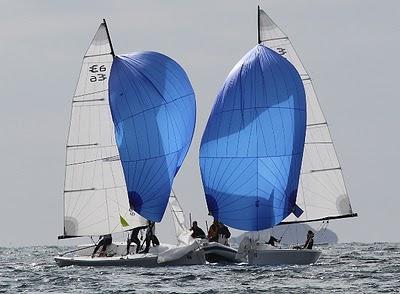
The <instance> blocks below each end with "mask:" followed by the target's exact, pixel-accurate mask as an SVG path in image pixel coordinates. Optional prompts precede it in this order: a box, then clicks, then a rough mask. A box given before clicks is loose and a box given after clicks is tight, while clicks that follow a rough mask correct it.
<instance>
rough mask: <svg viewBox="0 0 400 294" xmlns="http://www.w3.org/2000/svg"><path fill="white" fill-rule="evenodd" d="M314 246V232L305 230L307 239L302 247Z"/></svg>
mask: <svg viewBox="0 0 400 294" xmlns="http://www.w3.org/2000/svg"><path fill="white" fill-rule="evenodd" d="M313 246H314V233H313V231H311V230H309V231H308V232H307V240H306V243H305V244H304V246H303V249H312V248H313Z"/></svg>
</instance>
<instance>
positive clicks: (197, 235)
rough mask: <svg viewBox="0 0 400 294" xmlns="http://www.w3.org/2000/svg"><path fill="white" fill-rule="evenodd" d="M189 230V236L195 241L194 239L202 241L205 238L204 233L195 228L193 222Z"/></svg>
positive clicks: (195, 224)
mask: <svg viewBox="0 0 400 294" xmlns="http://www.w3.org/2000/svg"><path fill="white" fill-rule="evenodd" d="M190 230H191V231H193V233H192V235H191V236H192V237H193V238H195V239H196V238H201V239H204V238H205V237H206V234H205V233H204V231H203V230H202V229H201V228H200V227H198V226H197V222H196V221H194V222H193V224H192V227H191V228H190Z"/></svg>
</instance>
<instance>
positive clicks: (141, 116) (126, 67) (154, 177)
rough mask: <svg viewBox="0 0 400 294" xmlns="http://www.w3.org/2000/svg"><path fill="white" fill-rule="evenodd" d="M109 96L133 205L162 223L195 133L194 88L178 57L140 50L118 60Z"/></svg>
mask: <svg viewBox="0 0 400 294" xmlns="http://www.w3.org/2000/svg"><path fill="white" fill-rule="evenodd" d="M109 97H110V107H111V113H112V117H113V121H114V125H115V135H116V141H117V145H118V150H119V155H120V158H121V162H122V167H123V170H124V176H125V181H126V186H127V190H128V197H129V203H130V206H131V209H133V210H134V211H136V212H137V213H139V214H140V215H141V216H143V217H145V218H146V219H149V220H152V221H156V222H159V221H161V219H162V217H163V215H164V212H165V208H166V206H167V203H168V198H169V195H170V192H171V188H172V182H173V180H174V177H175V175H176V173H177V172H178V170H179V168H180V166H181V165H182V162H183V160H184V158H185V156H186V153H187V151H188V149H189V145H190V143H191V140H192V137H193V131H194V125H195V120H196V103H195V95H194V92H193V88H192V86H191V84H190V81H189V79H188V77H187V75H186V73H185V71H184V70H183V69H182V67H180V66H179V64H177V63H176V62H175V61H174V60H172V59H171V58H169V57H167V56H165V55H162V54H160V53H156V52H140V53H133V54H127V55H120V56H116V57H115V58H114V61H113V64H112V69H111V74H110V80H109Z"/></svg>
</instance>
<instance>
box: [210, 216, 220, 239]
mask: <svg viewBox="0 0 400 294" xmlns="http://www.w3.org/2000/svg"><path fill="white" fill-rule="evenodd" d="M218 229H219V224H218V221H217V220H215V219H214V222H213V224H212V225H211V226H210V228H209V229H208V236H207V238H208V241H210V242H218Z"/></svg>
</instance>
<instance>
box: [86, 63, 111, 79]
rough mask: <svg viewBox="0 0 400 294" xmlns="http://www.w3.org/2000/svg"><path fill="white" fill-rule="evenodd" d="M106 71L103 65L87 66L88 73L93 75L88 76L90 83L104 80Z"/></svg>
mask: <svg viewBox="0 0 400 294" xmlns="http://www.w3.org/2000/svg"><path fill="white" fill-rule="evenodd" d="M106 70H107V68H106V66H105V65H104V64H102V65H99V64H93V65H92V66H89V71H90V72H91V73H93V75H91V76H90V82H92V83H94V82H101V81H104V80H106V79H107V76H106V75H105V73H104V72H105V71H106Z"/></svg>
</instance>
